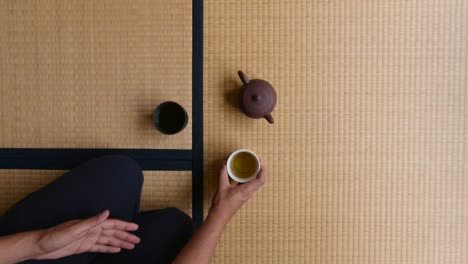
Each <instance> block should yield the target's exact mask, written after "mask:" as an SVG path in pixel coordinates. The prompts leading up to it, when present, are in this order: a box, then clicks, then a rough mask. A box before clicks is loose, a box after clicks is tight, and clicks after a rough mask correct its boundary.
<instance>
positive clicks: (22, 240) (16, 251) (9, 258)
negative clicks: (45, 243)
mask: <svg viewBox="0 0 468 264" xmlns="http://www.w3.org/2000/svg"><path fill="white" fill-rule="evenodd" d="M39 236H40V231H30V232H23V233H18V234H13V235H9V236H4V237H0V263H17V262H21V261H24V260H27V259H30V258H32V257H33V256H34V255H36V254H39V251H38V250H37V249H36V246H35V244H34V243H35V241H37V240H38V238H39Z"/></svg>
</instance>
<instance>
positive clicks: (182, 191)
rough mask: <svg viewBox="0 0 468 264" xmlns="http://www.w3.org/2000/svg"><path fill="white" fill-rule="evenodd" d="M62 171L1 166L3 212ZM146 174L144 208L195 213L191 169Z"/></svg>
mask: <svg viewBox="0 0 468 264" xmlns="http://www.w3.org/2000/svg"><path fill="white" fill-rule="evenodd" d="M63 173H65V172H64V171H55V170H46V171H43V170H0V215H1V214H3V213H4V212H5V211H6V210H7V209H8V208H9V207H11V206H12V205H14V204H15V203H17V202H18V201H20V200H21V199H23V198H24V197H26V196H27V195H28V194H30V193H32V192H34V191H36V190H38V189H39V188H41V187H43V186H45V185H46V184H48V183H49V182H51V181H52V180H54V179H56V178H57V177H59V176H60V175H62V174H63ZM144 175H145V180H144V184H143V190H142V194H141V204H140V209H141V210H142V211H146V210H156V209H160V208H165V207H177V208H179V209H181V210H183V211H184V212H186V213H187V214H189V215H192V176H191V172H190V171H145V172H144Z"/></svg>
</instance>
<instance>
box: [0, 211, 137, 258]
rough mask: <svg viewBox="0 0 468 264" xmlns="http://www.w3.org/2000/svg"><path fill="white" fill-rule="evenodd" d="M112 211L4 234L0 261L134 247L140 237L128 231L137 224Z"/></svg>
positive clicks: (134, 228)
mask: <svg viewBox="0 0 468 264" xmlns="http://www.w3.org/2000/svg"><path fill="white" fill-rule="evenodd" d="M108 217H109V211H107V210H106V211H104V212H103V213H101V214H99V215H96V216H94V217H91V218H88V219H84V220H72V221H68V222H65V223H63V224H60V225H58V226H55V227H52V228H49V229H41V230H34V231H28V232H22V233H17V234H13V235H9V236H3V237H0V263H17V262H20V261H24V260H28V259H57V258H61V257H65V256H70V255H74V254H79V253H83V252H101V253H117V252H120V250H121V249H122V248H124V249H133V248H134V247H135V244H138V243H139V242H140V239H139V238H138V237H136V236H135V235H132V234H130V233H129V232H128V231H134V230H137V229H138V226H137V225H136V224H134V223H129V222H124V221H120V220H116V219H108Z"/></svg>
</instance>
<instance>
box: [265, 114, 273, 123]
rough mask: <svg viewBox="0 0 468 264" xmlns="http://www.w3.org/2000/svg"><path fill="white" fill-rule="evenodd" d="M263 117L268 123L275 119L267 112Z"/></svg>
mask: <svg viewBox="0 0 468 264" xmlns="http://www.w3.org/2000/svg"><path fill="white" fill-rule="evenodd" d="M265 119H266V120H267V121H268V123H270V124H273V123H274V122H275V121H274V120H273V117H272V116H271V114H268V115H266V116H265Z"/></svg>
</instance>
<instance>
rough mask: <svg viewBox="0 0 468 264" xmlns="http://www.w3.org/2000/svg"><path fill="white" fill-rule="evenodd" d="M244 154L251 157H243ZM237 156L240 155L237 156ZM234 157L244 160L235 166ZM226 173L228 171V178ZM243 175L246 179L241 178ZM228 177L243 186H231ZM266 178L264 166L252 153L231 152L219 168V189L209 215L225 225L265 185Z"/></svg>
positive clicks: (244, 151)
mask: <svg viewBox="0 0 468 264" xmlns="http://www.w3.org/2000/svg"><path fill="white" fill-rule="evenodd" d="M245 153H247V154H248V155H251V156H245ZM239 154H242V155H240V156H237V155H239ZM236 157H237V158H242V159H245V160H242V161H237V164H235V163H236ZM243 166H247V167H243ZM241 167H242V168H241ZM228 171H230V172H229V176H228ZM239 172H240V174H238V173H239ZM230 173H232V175H231V174H230ZM244 175H245V176H246V177H243V176H244ZM239 176H240V177H239ZM229 177H231V179H233V180H235V181H237V182H242V183H244V184H237V185H236V184H231V183H230V182H229ZM266 178H267V176H266V170H265V166H264V164H263V162H260V159H259V158H258V156H257V155H256V154H255V153H254V152H252V151H246V150H244V149H242V150H239V151H235V152H233V153H232V154H231V155H230V157H229V159H228V161H227V162H226V163H224V164H223V166H222V167H221V171H220V174H219V187H218V191H217V192H216V194H215V196H214V197H213V201H212V203H211V209H210V215H211V216H212V217H214V218H215V219H217V221H222V222H223V225H224V224H226V223H227V222H228V221H229V220H230V219H231V218H232V216H233V215H234V214H235V213H236V212H237V211H238V210H239V209H240V208H241V207H242V205H244V204H245V202H247V201H248V200H249V199H250V197H252V195H253V194H254V193H255V192H256V191H257V190H258V189H259V188H260V187H261V186H262V185H263V184H264V183H265V181H266Z"/></svg>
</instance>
